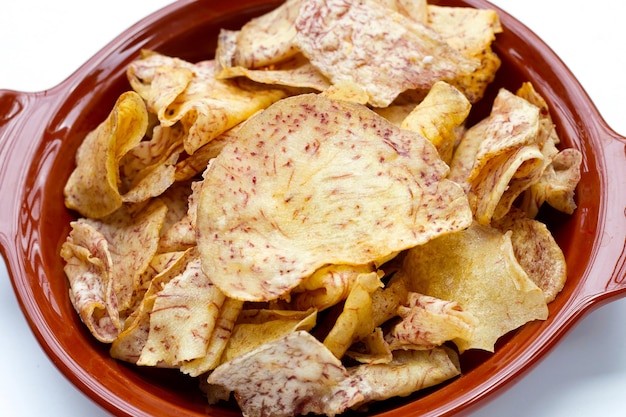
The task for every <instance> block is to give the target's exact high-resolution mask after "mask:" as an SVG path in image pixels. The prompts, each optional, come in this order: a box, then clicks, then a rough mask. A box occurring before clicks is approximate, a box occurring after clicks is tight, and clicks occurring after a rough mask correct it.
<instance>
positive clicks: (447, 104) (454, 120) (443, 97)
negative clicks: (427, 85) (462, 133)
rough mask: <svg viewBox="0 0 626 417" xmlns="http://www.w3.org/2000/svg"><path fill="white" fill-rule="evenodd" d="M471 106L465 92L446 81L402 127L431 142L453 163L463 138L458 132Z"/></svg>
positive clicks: (430, 94)
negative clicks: (455, 150) (456, 148)
mask: <svg viewBox="0 0 626 417" xmlns="http://www.w3.org/2000/svg"><path fill="white" fill-rule="evenodd" d="M471 107H472V106H471V104H470V102H469V101H468V100H467V98H466V97H465V96H464V95H463V93H461V92H460V91H459V90H457V89H456V88H455V87H453V86H452V85H450V84H448V83H446V82H445V81H438V82H436V83H435V85H433V87H432V88H431V89H430V90H429V92H428V94H427V95H426V97H425V98H424V100H423V101H422V102H421V103H420V104H418V105H417V106H416V107H415V109H413V111H411V113H410V114H409V115H408V116H407V117H406V118H405V119H404V120H403V121H402V124H401V125H400V126H401V127H402V128H403V129H407V130H411V131H413V132H418V133H420V134H421V135H422V136H424V137H425V138H426V139H428V140H429V141H430V142H431V143H432V144H433V145H435V147H436V148H437V151H438V152H439V156H441V159H443V161H444V162H445V163H447V164H449V163H450V161H451V160H452V152H453V150H454V146H455V145H456V143H457V139H458V136H459V135H458V129H459V127H460V126H462V125H463V123H464V122H465V119H466V118H467V116H468V115H469V112H470V108H471Z"/></svg>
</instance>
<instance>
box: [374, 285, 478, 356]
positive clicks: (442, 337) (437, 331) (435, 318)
mask: <svg viewBox="0 0 626 417" xmlns="http://www.w3.org/2000/svg"><path fill="white" fill-rule="evenodd" d="M398 315H399V316H400V317H401V318H402V320H401V321H400V322H399V323H397V324H395V325H394V326H393V328H392V329H391V331H390V332H389V333H388V334H387V336H386V339H385V340H387V342H388V343H389V347H390V349H392V350H399V349H405V350H406V349H416V350H428V349H432V348H435V347H437V346H441V345H443V344H444V343H445V342H447V341H450V340H457V339H462V340H465V341H470V340H472V336H473V333H474V329H475V328H476V326H477V324H478V321H477V320H476V318H475V317H474V316H473V315H472V314H471V313H468V312H466V311H463V309H462V308H461V306H460V305H459V304H458V303H457V302H453V301H445V300H441V299H438V298H435V297H430V296H428V295H423V294H418V293H410V294H409V296H408V303H407V305H406V306H404V305H401V306H399V307H398Z"/></svg>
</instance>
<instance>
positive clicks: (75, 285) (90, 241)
mask: <svg viewBox="0 0 626 417" xmlns="http://www.w3.org/2000/svg"><path fill="white" fill-rule="evenodd" d="M70 226H71V228H72V230H71V231H70V233H69V235H68V237H67V239H66V241H65V242H64V243H63V246H62V247H61V257H63V260H64V261H65V266H64V267H63V269H64V271H65V274H66V275H67V278H68V281H69V284H70V291H69V294H70V301H71V302H72V305H73V306H74V309H75V310H76V312H78V315H79V316H80V319H81V320H82V321H83V323H85V325H86V326H87V328H88V329H89V331H90V332H91V334H93V336H94V337H95V338H96V339H97V340H99V341H101V342H105V343H110V342H112V341H113V340H115V338H116V337H117V335H118V334H119V332H120V329H121V323H120V317H119V312H118V310H117V308H116V305H117V303H116V300H115V293H114V290H113V285H112V282H111V272H110V271H111V269H112V261H111V253H110V251H109V248H108V243H107V241H106V239H105V238H104V236H102V234H101V233H100V232H99V231H98V230H97V229H96V228H95V227H93V226H91V225H90V224H88V223H86V222H84V221H75V222H72V223H71V224H70Z"/></svg>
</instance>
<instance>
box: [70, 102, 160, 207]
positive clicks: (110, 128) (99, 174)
mask: <svg viewBox="0 0 626 417" xmlns="http://www.w3.org/2000/svg"><path fill="white" fill-rule="evenodd" d="M147 128H148V112H147V111H146V106H145V104H144V102H143V100H142V99H141V97H139V96H138V95H137V94H136V93H134V92H127V93H124V94H122V95H121V96H120V97H119V98H118V99H117V101H116V103H115V106H114V107H113V110H111V112H110V113H109V116H108V117H107V118H106V120H105V121H104V122H102V123H101V124H100V125H99V126H98V127H97V128H96V129H94V130H93V131H91V132H90V133H89V134H88V135H87V136H86V137H85V140H84V141H83V143H82V144H81V145H80V147H79V148H78V151H77V152H76V168H75V169H74V171H73V172H72V174H71V175H70V178H69V179H68V180H67V183H66V184H65V188H64V190H63V193H64V195H65V205H66V206H67V207H68V208H70V209H73V210H76V211H78V212H79V213H80V214H81V215H83V216H85V217H89V218H94V219H98V218H102V217H104V216H106V215H108V214H111V213H113V212H114V211H115V210H117V209H118V208H120V207H121V206H122V204H123V202H122V196H121V194H120V190H119V186H120V161H121V159H122V158H123V157H124V155H126V153H127V152H128V151H130V150H131V149H132V148H133V147H135V146H136V145H137V144H138V143H139V142H141V140H142V139H143V137H144V135H145V134H146V129H147Z"/></svg>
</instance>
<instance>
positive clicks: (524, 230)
mask: <svg viewBox="0 0 626 417" xmlns="http://www.w3.org/2000/svg"><path fill="white" fill-rule="evenodd" d="M493 226H494V227H496V228H497V229H499V230H501V231H503V232H506V231H509V230H510V231H511V232H512V233H511V243H512V244H513V252H514V253H515V257H516V258H517V260H518V261H519V263H520V265H521V266H522V268H524V271H526V273H527V274H528V277H529V278H530V279H531V280H532V281H533V282H534V283H535V284H537V286H538V287H539V288H541V290H542V291H543V293H544V295H545V297H546V302H547V303H549V302H551V301H553V300H554V299H555V298H556V296H557V294H558V293H559V292H560V291H561V290H562V289H563V286H564V285H565V280H566V279H567V267H566V265H565V256H564V255H563V251H562V250H561V248H560V247H559V245H558V244H557V243H556V241H555V240H554V237H553V236H552V234H551V233H550V231H549V230H548V227H547V226H546V225H545V224H544V223H541V222H539V221H537V220H534V219H530V218H528V217H526V216H525V214H524V212H522V211H520V210H512V211H511V212H509V213H508V214H507V215H506V216H505V217H503V218H502V219H500V220H498V221H496V222H494V223H493Z"/></svg>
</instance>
